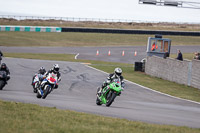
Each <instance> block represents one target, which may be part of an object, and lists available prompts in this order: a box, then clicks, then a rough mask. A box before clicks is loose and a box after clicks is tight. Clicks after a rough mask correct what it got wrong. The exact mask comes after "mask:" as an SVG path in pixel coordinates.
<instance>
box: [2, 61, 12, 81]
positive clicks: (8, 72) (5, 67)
mask: <svg viewBox="0 0 200 133" xmlns="http://www.w3.org/2000/svg"><path fill="white" fill-rule="evenodd" d="M0 71H5V72H6V75H7V78H6V81H8V80H9V79H10V71H9V69H8V67H7V66H6V64H5V63H2V64H1V68H0ZM6 83H7V82H6Z"/></svg>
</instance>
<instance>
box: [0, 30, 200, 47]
mask: <svg viewBox="0 0 200 133" xmlns="http://www.w3.org/2000/svg"><path fill="white" fill-rule="evenodd" d="M153 36H154V35H137V34H132V35H131V34H105V33H73V32H65V33H43V32H40V33H38V32H0V46H27V47H33V46H53V47H56V46H66V47H68V46H72V47H76V46H146V44H147V40H148V37H153ZM163 38H170V39H171V40H172V45H199V42H200V37H191V36H187V37H185V36H163Z"/></svg>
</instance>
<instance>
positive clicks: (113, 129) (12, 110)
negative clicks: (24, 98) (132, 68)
mask: <svg viewBox="0 0 200 133" xmlns="http://www.w3.org/2000/svg"><path fill="white" fill-rule="evenodd" d="M0 107H1V108H0V118H1V119H0V125H1V126H0V127H1V128H0V132H1V133H4V132H6V133H13V132H15V133H38V132H42V133H65V132H67V133H68V132H70V133H100V132H109V133H134V132H135V133H199V132H200V129H192V128H188V127H177V126H168V125H156V124H147V123H142V122H133V121H129V120H125V119H119V118H111V117H103V116H97V115H92V114H86V113H80V112H75V111H68V110H60V109H56V108H54V107H52V108H50V107H41V106H39V105H33V104H24V103H17V102H5V101H1V100H0Z"/></svg>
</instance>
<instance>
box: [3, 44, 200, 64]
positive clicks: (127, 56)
mask: <svg viewBox="0 0 200 133" xmlns="http://www.w3.org/2000/svg"><path fill="white" fill-rule="evenodd" d="M0 49H1V51H2V52H8V53H57V54H77V53H79V56H78V59H86V60H101V61H108V62H121V63H129V64H134V63H135V62H138V61H141V60H142V59H143V58H145V57H146V46H115V47H5V46H0ZM177 49H180V50H181V52H182V53H183V58H184V53H194V52H196V51H198V50H199V49H200V45H199V46H172V47H171V53H177ZM97 50H98V51H99V55H98V56H96V53H97ZM109 50H110V52H111V53H110V54H111V55H110V56H108V51H109ZM122 51H124V56H122ZM135 51H136V52H137V55H136V56H135Z"/></svg>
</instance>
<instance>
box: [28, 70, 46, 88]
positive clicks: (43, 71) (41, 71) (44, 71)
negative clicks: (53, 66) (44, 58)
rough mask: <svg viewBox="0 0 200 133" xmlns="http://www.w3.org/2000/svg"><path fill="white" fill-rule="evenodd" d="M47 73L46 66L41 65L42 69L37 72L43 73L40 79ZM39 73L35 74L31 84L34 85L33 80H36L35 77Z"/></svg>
mask: <svg viewBox="0 0 200 133" xmlns="http://www.w3.org/2000/svg"><path fill="white" fill-rule="evenodd" d="M45 73H46V70H45V68H44V67H40V69H39V70H38V73H37V74H41V77H40V78H39V80H40V81H42V80H43V77H44V74H45ZM37 74H35V75H34V76H33V79H32V83H31V85H33V80H34V78H35V76H36V75H37Z"/></svg>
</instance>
